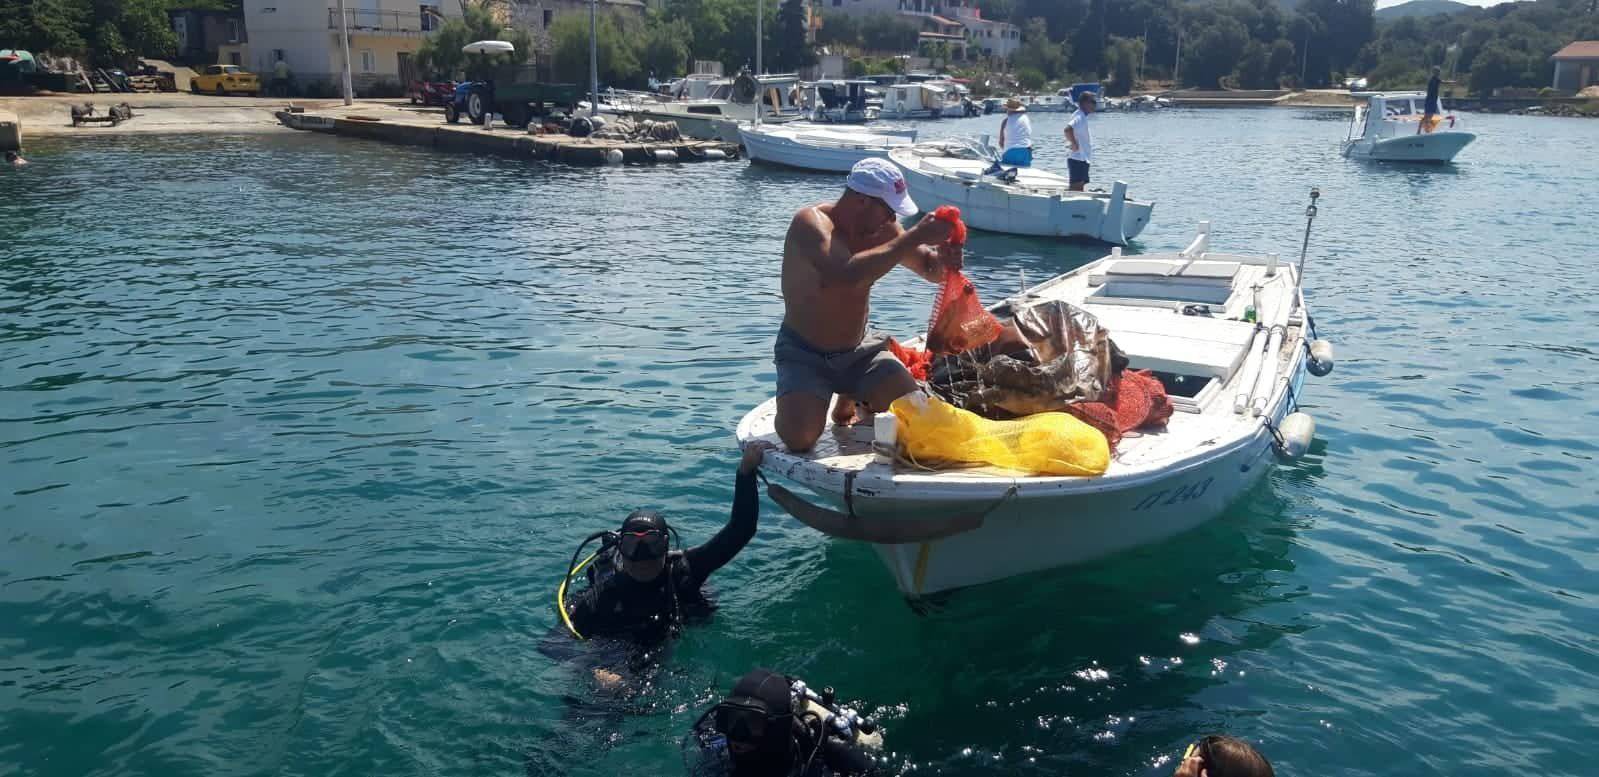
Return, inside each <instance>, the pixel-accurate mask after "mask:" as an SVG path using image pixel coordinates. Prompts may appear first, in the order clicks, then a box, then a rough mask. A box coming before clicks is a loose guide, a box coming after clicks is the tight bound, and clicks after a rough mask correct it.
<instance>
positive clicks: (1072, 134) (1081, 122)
mask: <svg viewBox="0 0 1599 777" xmlns="http://www.w3.org/2000/svg"><path fill="white" fill-rule="evenodd" d="M1098 104H1099V98H1098V96H1097V95H1095V94H1094V93H1093V92H1090V91H1087V90H1084V91H1083V93H1082V94H1079V95H1077V112H1076V113H1073V114H1072V118H1071V120H1070V121H1068V122H1066V145H1068V146H1071V149H1072V154H1071V156H1070V157H1067V159H1066V171H1067V178H1068V179H1069V180H1070V181H1071V188H1072V191H1074V192H1080V191H1082V190H1083V187H1084V186H1087V185H1088V166H1089V165H1090V164H1093V162H1094V140H1093V137H1092V136H1091V135H1090V133H1089V131H1088V114H1090V113H1093V112H1094V109H1095V108H1096V107H1097V106H1098Z"/></svg>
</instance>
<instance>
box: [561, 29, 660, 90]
mask: <svg viewBox="0 0 1599 777" xmlns="http://www.w3.org/2000/svg"><path fill="white" fill-rule="evenodd" d="M594 29H595V33H596V35H595V37H596V40H597V46H596V49H597V54H598V58H599V79H600V85H601V86H622V85H632V86H638V85H641V84H642V81H643V78H642V74H641V72H640V68H639V60H638V55H637V53H636V52H635V51H634V50H633V45H632V40H631V38H630V36H629V35H628V34H627V31H626V30H625V29H624V26H623V24H622V23H621V22H620V21H619V20H618V19H617V18H616V16H615V15H614V14H612V13H608V12H607V13H602V14H600V15H599V19H598V21H597V23H596V24H595V28H594ZM550 44H551V47H552V49H553V51H552V62H551V64H552V66H553V67H554V70H555V77H556V78H557V79H559V80H561V81H568V82H571V83H578V84H587V83H588V81H589V20H588V17H587V16H586V15H583V14H567V15H565V16H561V17H558V18H556V20H555V23H554V24H552V25H550Z"/></svg>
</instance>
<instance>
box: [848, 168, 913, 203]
mask: <svg viewBox="0 0 1599 777" xmlns="http://www.w3.org/2000/svg"><path fill="white" fill-rule="evenodd" d="M844 185H845V186H848V187H849V188H850V191H856V192H860V193H861V194H864V195H866V196H868V197H876V198H877V199H879V200H882V201H883V202H884V203H887V204H888V207H890V208H893V209H894V212H895V213H898V214H899V215H901V216H914V215H916V214H918V213H920V212H921V208H918V207H916V203H915V202H913V201H912V200H911V196H910V193H909V191H908V190H909V188H910V187H909V186H908V185H907V184H906V183H905V174H904V173H902V172H900V171H899V167H898V166H896V165H895V164H894V163H893V162H890V161H888V160H887V159H878V158H877V157H871V158H868V159H862V160H861V161H859V162H856V163H855V166H854V167H852V168H850V170H849V178H848V179H846V180H845V182H844Z"/></svg>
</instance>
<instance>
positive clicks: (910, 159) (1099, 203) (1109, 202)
mask: <svg viewBox="0 0 1599 777" xmlns="http://www.w3.org/2000/svg"><path fill="white" fill-rule="evenodd" d="M888 158H889V159H890V160H893V162H894V164H897V165H899V166H900V168H901V169H903V170H904V171H905V178H906V180H907V181H908V182H909V183H910V188H911V194H912V196H914V197H915V199H916V201H917V202H918V203H919V204H921V205H922V206H923V207H926V208H928V209H931V208H933V207H936V206H938V205H953V206H955V207H957V208H960V211H961V216H962V217H963V218H964V219H965V220H966V223H967V225H969V226H972V227H975V228H977V229H982V230H987V231H989V232H1006V233H1010V234H1014V235H1033V236H1038V237H1068V238H1085V239H1088V240H1098V241H1101V242H1105V243H1110V244H1111V245H1126V244H1127V241H1129V240H1132V239H1133V238H1135V237H1138V235H1139V233H1140V232H1143V231H1144V227H1146V226H1148V225H1149V218H1150V213H1151V212H1152V211H1153V210H1154V207H1155V206H1154V204H1153V203H1150V202H1146V201H1143V200H1135V199H1132V198H1130V197H1128V196H1127V184H1125V183H1122V182H1121V181H1117V182H1116V183H1115V184H1114V185H1113V186H1112V187H1111V190H1110V192H1109V193H1106V192H1074V191H1072V190H1071V182H1070V181H1068V180H1067V179H1066V178H1065V177H1064V176H1060V175H1056V174H1054V173H1051V172H1048V171H1046V170H1041V169H1038V168H1035V167H1023V168H1017V169H1016V173H1015V176H1014V178H1011V177H1010V176H1008V175H1007V176H1000V175H985V174H984V172H985V171H986V170H988V169H989V166H990V165H992V164H993V153H992V150H991V149H986V148H984V147H982V146H979V145H975V144H972V143H966V142H951V141H932V142H927V143H918V144H916V145H913V146H909V147H905V148H897V149H893V150H891V151H889V154H888Z"/></svg>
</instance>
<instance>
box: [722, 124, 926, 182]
mask: <svg viewBox="0 0 1599 777" xmlns="http://www.w3.org/2000/svg"><path fill="white" fill-rule="evenodd" d="M739 138H740V140H741V142H742V143H743V144H744V151H745V152H746V153H747V154H748V155H749V158H750V161H752V162H763V163H766V164H772V165H782V166H784V167H794V168H798V169H801V170H817V171H822V172H836V173H847V172H849V170H850V168H851V167H854V166H855V163H856V162H859V161H861V160H862V159H866V158H867V157H884V158H887V157H888V152H889V151H891V150H892V149H895V148H900V147H902V146H908V145H910V144H912V143H915V142H916V131H915V130H905V131H882V132H868V131H866V130H862V129H845V128H842V127H825V126H818V125H815V124H806V123H798V122H794V123H789V124H778V125H768V124H761V125H756V126H745V127H740V128H739Z"/></svg>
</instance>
